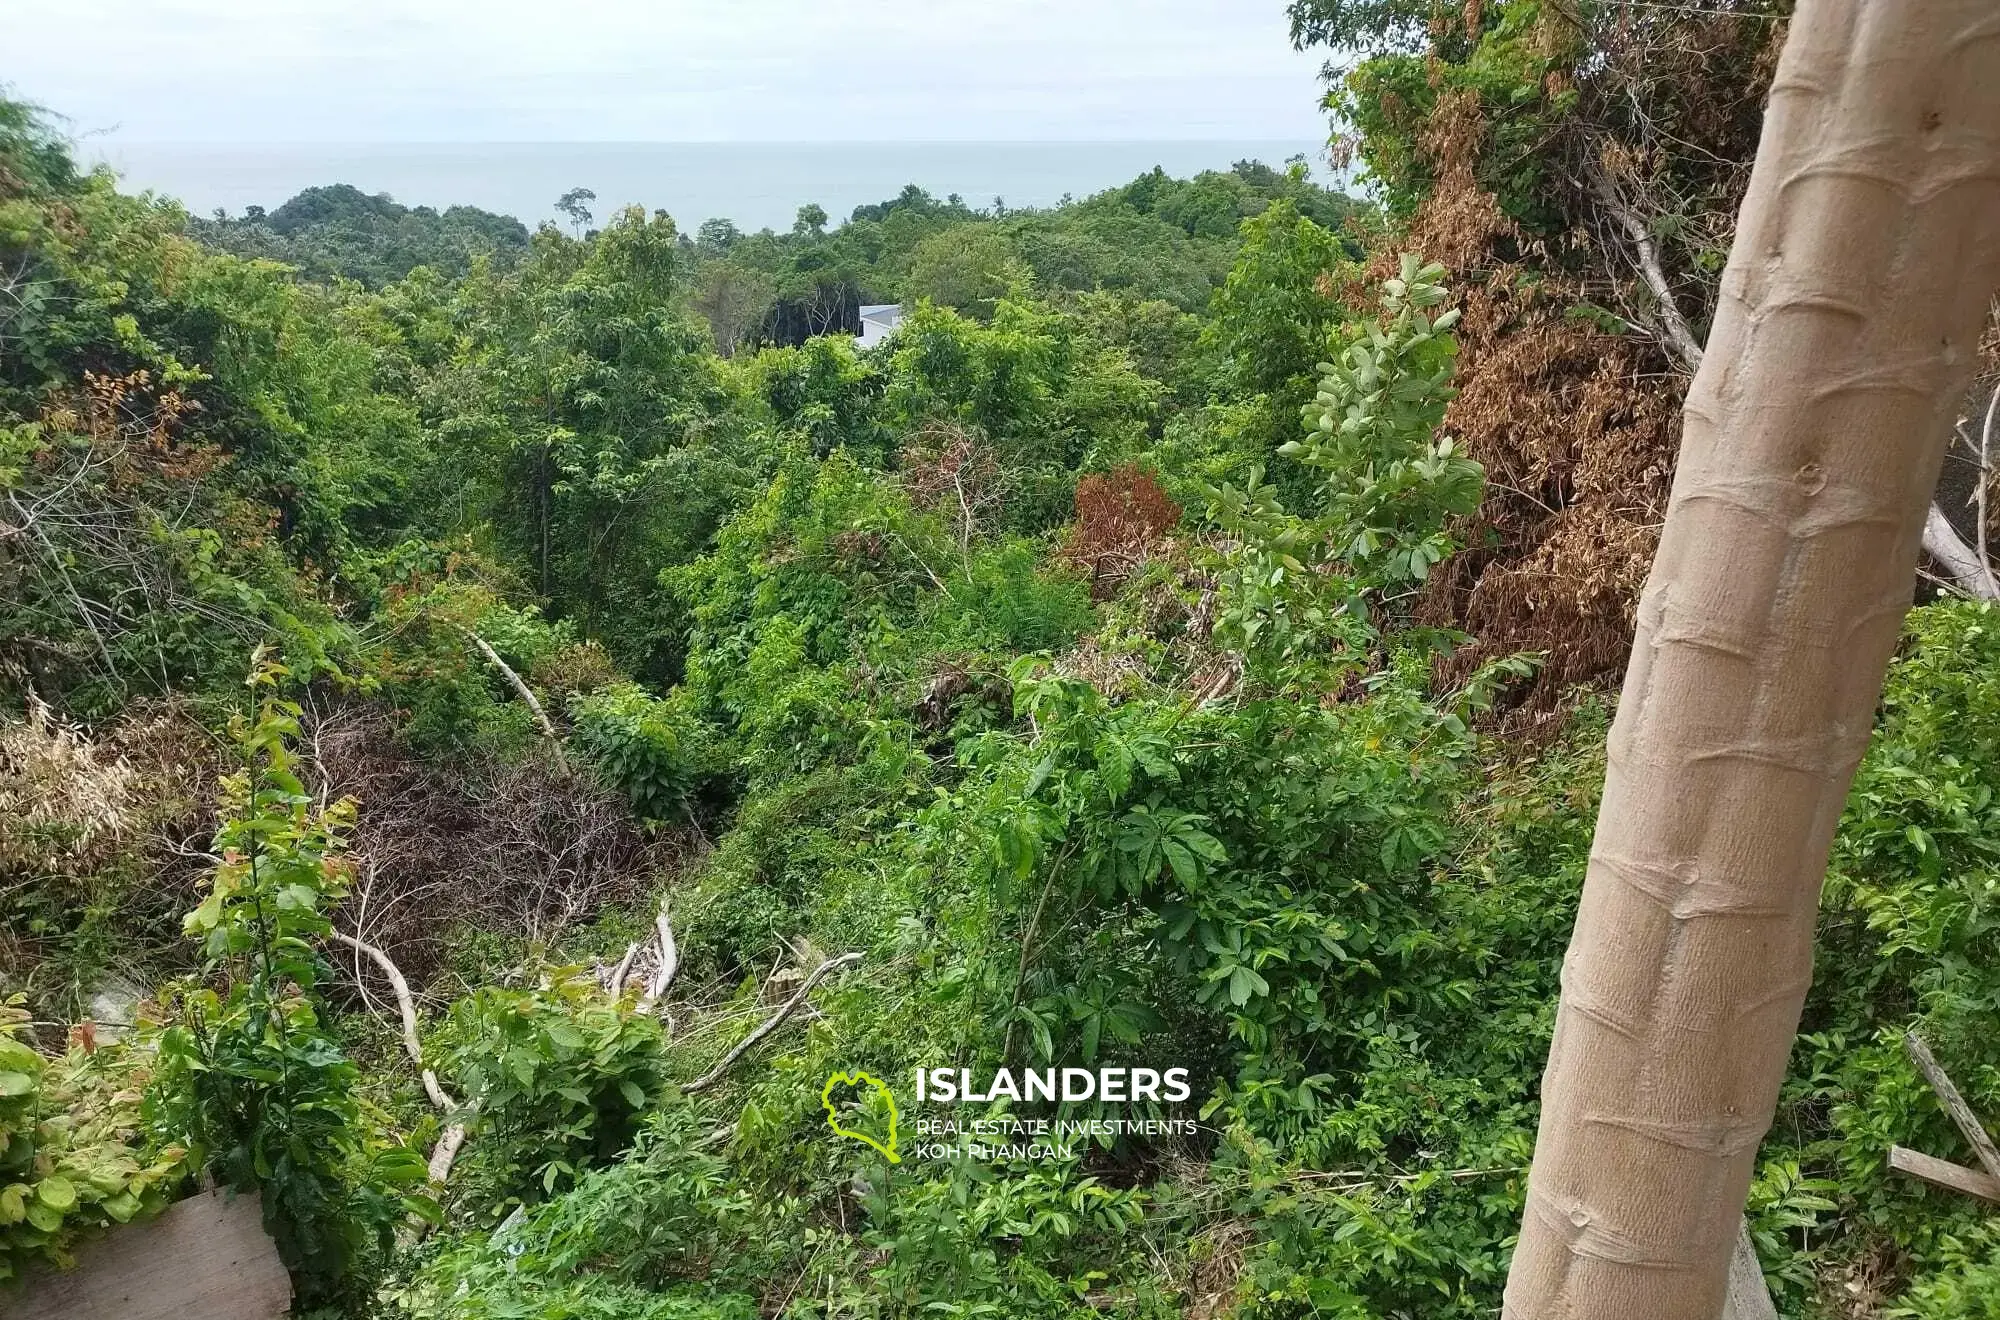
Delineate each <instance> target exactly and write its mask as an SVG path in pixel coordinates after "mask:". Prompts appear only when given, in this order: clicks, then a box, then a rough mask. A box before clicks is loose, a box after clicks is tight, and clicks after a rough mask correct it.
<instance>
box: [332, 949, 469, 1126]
mask: <svg viewBox="0 0 2000 1320" xmlns="http://www.w3.org/2000/svg"><path fill="white" fill-rule="evenodd" d="M333 938H334V939H336V940H338V941H339V942H340V943H342V944H344V945H346V946H347V947H348V948H350V949H352V950H354V951H355V952H356V953H362V954H366V955H367V956H368V957H369V958H370V959H371V960H373V961H374V963H375V965H376V966H377V967H379V968H381V969H382V975H384V976H386V977H388V978H389V989H390V990H391V991H393V992H394V993H395V996H396V1009H397V1011H398V1012H399V1013H400V1014H401V1015H402V1019H403V1050H404V1052H405V1053H407V1054H408V1055H409V1056H410V1062H411V1063H414V1064H415V1065H417V1071H418V1072H420V1073H422V1074H423V1079H424V1094H425V1095H427V1096H429V1097H430V1101H431V1107H432V1108H434V1109H436V1110H437V1111H438V1112H439V1113H441V1114H450V1113H454V1112H456V1111H457V1109H458V1107H459V1105H458V1101H456V1100H454V1099H452V1098H451V1097H450V1096H449V1095H447V1094H445V1091H444V1088H443V1087H442V1086H440V1085H438V1078H437V1074H436V1073H434V1072H432V1071H431V1070H430V1068H429V1067H428V1066H426V1065H425V1063H424V1049H423V1045H422V1044H421V1043H420V1042H419V1041H418V1039H417V1007H416V1001H415V1000H413V999H412V998H411V997H410V983H409V982H408V981H407V980H405V979H404V978H403V972H402V969H401V968H399V967H397V966H396V964H395V963H394V962H393V961H391V960H390V958H389V955H388V954H386V953H384V952H382V950H380V949H378V948H376V947H375V946H374V945H372V944H369V943H368V942H367V941H365V940H358V939H356V938H354V936H352V935H348V934H346V933H344V932H342V931H335V932H333Z"/></svg>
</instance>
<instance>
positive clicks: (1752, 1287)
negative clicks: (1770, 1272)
mask: <svg viewBox="0 0 2000 1320" xmlns="http://www.w3.org/2000/svg"><path fill="white" fill-rule="evenodd" d="M1722 1320H1778V1307H1777V1304H1776V1303H1775V1302H1773V1301H1772V1300H1771V1289H1770V1285H1768V1284H1766V1283H1765V1282H1764V1267H1763V1266H1762V1265H1760V1264H1758V1262H1757V1244H1756V1242H1755V1241H1753V1240H1752V1239H1751V1237H1750V1221H1749V1220H1747V1219H1746V1220H1744V1221H1743V1226H1742V1227H1741V1228H1739V1229H1738V1230H1737V1231H1736V1251H1735V1252H1734V1253H1733V1254H1732V1255H1731V1256H1730V1257H1729V1296H1728V1297H1727V1298H1725V1299H1724V1300H1723V1303H1722Z"/></svg>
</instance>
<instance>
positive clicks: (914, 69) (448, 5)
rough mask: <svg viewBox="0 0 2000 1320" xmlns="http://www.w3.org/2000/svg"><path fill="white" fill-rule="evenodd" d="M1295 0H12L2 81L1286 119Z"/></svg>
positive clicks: (69, 88) (216, 116)
mask: <svg viewBox="0 0 2000 1320" xmlns="http://www.w3.org/2000/svg"><path fill="white" fill-rule="evenodd" d="M1319 64H1320V58H1319V57H1318V56H1317V55H1302V54H1300V53H1298V52H1296V51H1294V50H1292V49H1291V44H1290V41H1289V39H1288V34H1287V28H1286V21H1285V14H1284V3H1283V0H0V82H4V83H8V84H11V85H12V87H13V90H14V92H15V94H16V95H19V96H22V97H25V98H26V99H28V100H31V101H34V102H37V103H39V104H41V105H43V106H45V107H47V108H48V109H50V110H53V111H56V112H58V113H60V114H62V115H64V116H66V117H67V118H68V119H69V121H70V127H71V129H72V131H73V132H75V133H78V134H82V135H95V134H100V133H110V134H113V135H114V136H115V138H116V139H119V140H126V141H135V142H143V141H152V142H169V141H189V142H196V141H198V142H300V141H316V142H439V141H445V142H458V141H803V140H813V141H908V140H913V139H915V140H1045V139H1062V140H1123V139H1163V140H1164V139H1189V138H1232V139H1283V140H1298V141H1313V140H1316V139H1318V138H1319V137H1321V136H1322V135H1323V134H1324V132H1325V127H1324V120H1323V118H1322V116H1321V114H1320V112H1319V109H1318V106H1317V100H1318V96H1319V88H1318V81H1317V73H1318V69H1319Z"/></svg>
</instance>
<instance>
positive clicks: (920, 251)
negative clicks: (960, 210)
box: [905, 225, 1027, 320]
mask: <svg viewBox="0 0 2000 1320" xmlns="http://www.w3.org/2000/svg"><path fill="white" fill-rule="evenodd" d="M1026 278H1027V270H1026V268H1025V267H1024V266H1023V265H1022V264H1021V259H1020V257H1019V256H1017V255H1015V252H1014V248H1013V245H1012V244H1010V243H1009V242H1008V241H1007V238H1006V235H1004V234H1002V233H1001V232H1000V231H999V230H998V229H997V228H995V227H993V226H991V225H957V226H954V227H953V228H950V229H947V230H944V231H943V232H942V233H937V234H933V235H932V236H931V237H929V238H927V239H925V240H924V241H923V242H921V243H919V244H918V245H917V250H916V252H915V253H914V254H913V255H912V256H911V258H910V274H909V277H908V279H907V281H906V282H905V288H906V289H907V290H908V294H909V296H910V297H911V298H912V299H916V298H929V299H930V300H931V301H932V302H934V303H937V304H938V305H939V306H941V307H952V308H956V309H957V310H959V311H961V312H965V313H968V314H969V315H973V316H977V317H979V318H980V319H982V320H985V319H990V318H991V317H992V315H993V309H994V307H995V306H996V305H997V304H998V303H999V301H1000V299H1002V298H1004V297H1006V296H1007V293H1008V291H1009V290H1010V289H1011V288H1013V287H1014V286H1015V285H1017V284H1020V283H1022V282H1023V281H1024V280H1025V279H1026Z"/></svg>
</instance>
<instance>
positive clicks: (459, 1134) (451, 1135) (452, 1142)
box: [430, 1123, 465, 1187]
mask: <svg viewBox="0 0 2000 1320" xmlns="http://www.w3.org/2000/svg"><path fill="white" fill-rule="evenodd" d="M463 1145H465V1124H463V1123H453V1124H452V1125H451V1126H450V1127H448V1128H446V1129H445V1130H444V1132H443V1133H442V1134H441V1135H440V1136H439V1137H438V1143H437V1145H435V1146H433V1147H431V1162H430V1172H431V1186H433V1187H442V1186H444V1185H445V1184H446V1183H447V1182H450V1181H451V1166H452V1165H454V1164H456V1163H457V1162H458V1151H459V1148H460V1147H461V1146H463Z"/></svg>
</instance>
